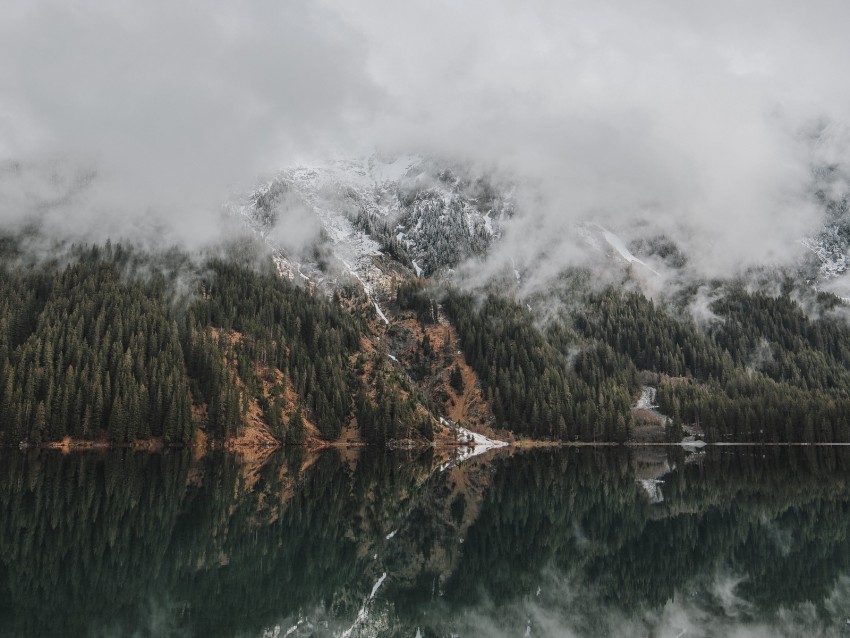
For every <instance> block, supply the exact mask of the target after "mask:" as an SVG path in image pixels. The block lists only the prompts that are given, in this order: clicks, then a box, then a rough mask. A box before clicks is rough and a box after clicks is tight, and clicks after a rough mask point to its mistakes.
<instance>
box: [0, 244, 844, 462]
mask: <svg viewBox="0 0 850 638" xmlns="http://www.w3.org/2000/svg"><path fill="white" fill-rule="evenodd" d="M576 281H579V282H580V285H577V284H576ZM581 281H584V284H581ZM565 282H566V283H565V284H564V286H563V288H562V289H560V290H555V291H554V292H553V294H554V295H556V296H557V295H561V296H562V301H563V300H564V299H568V300H569V303H562V304H561V305H559V306H557V307H558V308H559V309H558V310H557V311H554V312H549V313H548V314H547V315H545V316H544V315H543V314H541V313H539V312H535V311H534V310H533V309H532V308H533V306H532V305H531V304H527V303H523V302H521V301H519V300H518V299H516V298H514V297H513V296H511V294H506V293H505V292H504V291H503V290H498V289H496V288H491V289H490V290H485V291H484V292H480V291H479V292H476V293H472V292H469V291H465V290H462V289H460V288H458V287H455V286H452V285H447V284H436V285H435V284H433V282H429V280H426V279H418V278H410V279H409V280H401V281H397V282H395V284H394V299H393V302H394V303H393V304H391V307H392V312H396V313H400V316H408V317H413V318H415V321H416V322H418V323H419V324H420V325H421V326H422V327H425V326H434V325H435V324H437V323H438V322H440V321H449V322H450V323H451V325H452V326H453V328H454V329H455V330H456V331H457V341H458V342H457V345H458V348H459V349H460V351H461V352H462V355H463V357H464V359H465V361H466V363H468V364H469V365H470V366H471V368H472V370H473V371H474V373H475V375H476V378H475V379H473V381H474V383H475V384H476V386H477V387H478V386H480V391H481V396H482V397H483V398H484V400H486V402H487V404H488V405H489V409H490V412H491V413H492V417H488V418H491V419H492V426H493V427H494V428H495V430H496V431H504V432H511V433H514V434H516V435H519V436H526V437H532V438H537V439H547V440H553V441H576V440H579V441H614V442H621V443H622V442H626V441H629V440H631V439H632V436H633V433H634V431H635V427H636V426H637V425H639V423H638V419H639V417H638V416H636V414H635V411H634V410H633V409H632V407H633V406H634V404H635V401H636V398H637V397H638V396H639V395H640V393H641V386H642V385H644V384H647V383H650V384H652V385H654V386H655V387H656V388H657V395H656V399H657V403H658V407H659V410H660V412H661V413H663V414H664V415H667V417H669V419H668V420H667V427H666V434H667V437H668V439H669V440H671V441H678V440H680V439H681V438H682V434H683V427H687V426H693V427H695V428H697V429H698V430H700V431H702V432H704V435H705V438H706V439H707V440H709V441H749V442H848V441H850V327H848V324H847V322H846V320H845V319H844V315H843V312H844V303H843V302H842V301H841V300H840V299H838V298H837V297H835V296H832V295H829V294H825V293H814V292H811V291H808V292H807V291H805V290H802V289H801V288H800V287H795V286H794V285H793V284H790V283H788V284H787V285H785V286H784V287H783V289H782V290H781V291H779V292H778V293H777V294H766V293H764V292H758V291H751V290H749V289H748V288H747V287H746V286H745V285H744V284H743V283H740V282H725V283H723V284H722V285H721V284H716V285H717V287H718V290H717V291H715V292H716V294H715V295H714V296H713V299H714V301H713V302H712V303H711V305H710V312H711V313H712V317H713V320H712V321H711V322H709V323H708V324H707V325H698V324H697V323H696V321H695V320H694V318H693V317H692V316H691V315H690V314H688V312H687V310H686V305H685V304H684V303H677V302H676V301H675V300H671V299H668V300H664V301H659V302H656V301H654V300H652V299H649V298H647V297H646V296H645V295H643V294H641V293H640V292H637V291H633V290H629V288H628V287H627V286H622V285H620V286H616V287H615V286H610V287H607V288H602V289H600V288H598V287H592V286H590V285H587V277H585V278H584V280H581V279H580V278H579V279H577V280H572V281H566V280H565ZM388 310H389V309H388ZM405 313H407V315H405ZM373 319H374V304H373V303H372V300H371V299H370V298H369V297H368V296H367V295H366V293H365V292H364V291H363V289H362V288H360V287H358V286H357V285H356V284H355V283H353V282H352V283H350V284H345V283H343V285H340V286H338V287H337V288H336V290H335V292H334V293H333V294H329V293H322V292H319V291H314V290H311V289H309V288H308V287H305V286H303V285H296V284H295V283H293V282H291V281H289V280H288V279H286V278H285V277H281V276H279V274H278V273H277V271H276V269H275V266H274V264H273V262H272V260H271V259H270V258H269V257H268V256H267V255H263V254H261V253H258V252H257V250H256V248H254V249H250V250H249V249H247V248H245V247H244V246H243V247H241V248H240V249H239V250H235V249H234V250H232V251H231V252H229V253H226V254H218V255H216V256H208V257H204V258H202V259H199V258H198V257H192V258H190V257H189V256H188V255H187V254H185V253H182V252H180V251H177V250H172V251H165V252H161V253H156V254H154V253H146V252H142V251H140V250H138V249H133V248H129V247H127V246H122V245H120V244H117V245H112V244H111V243H107V244H105V245H103V246H88V245H77V246H73V247H70V248H65V249H63V250H62V251H57V253H56V255H55V256H52V257H50V258H42V259H34V258H32V257H31V256H30V255H28V254H26V253H25V252H23V251H22V249H21V248H20V246H19V244H18V243H17V242H16V241H14V240H13V239H10V238H4V239H3V241H2V242H0V443H4V444H13V445H17V444H19V443H23V444H34V445H38V444H42V443H46V442H55V441H61V440H63V439H65V438H66V437H70V438H71V439H74V440H98V441H110V442H111V443H112V444H114V445H128V444H131V443H133V442H135V441H140V440H152V439H155V440H159V441H162V443H163V444H165V445H172V446H179V445H186V444H189V443H190V442H192V441H193V440H194V439H195V438H196V433H197V432H198V430H202V431H203V434H204V436H205V437H207V439H210V440H213V441H225V440H229V439H233V438H238V437H240V436H242V435H243V434H244V432H245V428H246V425H247V424H249V423H253V424H262V426H263V427H264V428H265V429H266V430H267V431H268V432H269V435H270V436H271V437H272V439H274V440H276V441H277V442H278V443H281V444H295V445H298V444H302V443H304V442H305V440H306V439H307V438H308V437H311V436H313V437H318V438H321V439H324V440H335V439H338V438H340V437H341V436H343V433H344V432H345V433H346V434H345V435H346V436H347V437H349V438H350V437H351V436H355V437H357V438H358V439H359V440H362V441H367V442H376V443H386V442H389V441H393V440H398V439H405V440H413V439H415V440H419V441H424V442H427V441H429V440H432V438H433V433H434V428H435V424H436V423H437V422H438V421H439V418H440V417H441V416H443V413H442V408H441V407H440V404H439V402H435V400H434V399H435V397H433V396H429V395H428V391H427V389H426V388H424V387H423V386H419V385H417V379H418V378H419V376H421V375H417V373H416V370H417V368H416V365H417V362H419V364H418V365H419V367H422V365H423V363H422V362H428V365H429V366H430V365H432V363H431V361H432V360H433V359H434V358H433V355H432V353H431V345H430V341H429V340H428V339H427V338H423V339H422V340H421V342H420V343H419V344H418V346H417V347H418V348H419V351H417V352H415V353H413V355H412V359H411V361H412V363H411V362H410V361H409V362H408V365H407V367H406V368H405V367H404V366H401V365H394V364H393V361H390V355H389V354H388V352H387V351H386V348H385V347H384V346H381V345H380V334H379V333H376V332H374V331H375V330H376V328H375V327H374V323H373V324H372V325H371V326H370V323H369V322H370V320H373ZM446 365H448V366H450V367H447V368H446V379H447V386H446V387H450V388H452V389H453V392H455V393H457V395H458V396H460V395H462V394H463V392H464V380H463V377H462V374H461V370H460V367H459V366H457V365H455V364H454V363H449V364H446ZM429 369H430V368H429ZM470 383H471V382H470ZM445 396H448V395H445Z"/></svg>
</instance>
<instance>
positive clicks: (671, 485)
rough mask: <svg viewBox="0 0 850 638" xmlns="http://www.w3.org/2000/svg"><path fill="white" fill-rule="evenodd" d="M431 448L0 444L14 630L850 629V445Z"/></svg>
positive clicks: (8, 625)
mask: <svg viewBox="0 0 850 638" xmlns="http://www.w3.org/2000/svg"><path fill="white" fill-rule="evenodd" d="M440 462H441V459H436V458H433V457H432V456H431V455H430V453H429V454H426V455H419V456H417V455H410V454H390V453H386V452H382V451H379V450H363V451H358V452H344V453H340V452H338V451H335V450H332V451H328V452H325V453H323V454H321V455H318V456H314V457H305V456H304V454H303V452H302V453H294V454H293V453H290V454H283V453H275V454H273V455H271V456H269V457H268V458H266V459H258V460H255V461H253V462H246V461H240V460H239V459H238V458H236V457H233V456H227V455H223V454H219V455H209V456H207V457H206V458H204V459H201V460H193V459H192V458H191V456H190V455H189V454H186V453H166V454H161V455H156V454H154V455H151V454H145V453H133V452H129V451H119V452H109V453H105V454H72V455H68V456H63V455H61V454H59V453H53V452H48V451H32V452H26V453H23V452H18V451H11V450H7V451H4V452H0V635H2V636H124V635H135V636H168V635H177V636H269V637H271V636H290V637H297V636H308V635H309V636H312V635H320V636H321V635H328V636H407V637H409V638H414V636H417V634H418V635H420V636H423V637H425V636H516V637H521V636H526V635H528V636H604V635H613V636H635V635H637V636H640V635H646V636H727V635H740V636H774V635H787V636H803V635H820V634H822V635H836V636H844V635H850V624H848V617H850V535H849V534H850V482H848V477H850V449H847V448H765V449H760V448H709V449H707V450H706V451H705V452H703V453H700V454H695V455H685V454H684V453H683V452H682V451H681V450H674V449H670V450H667V449H643V450H627V449H612V448H605V449H589V448H583V449H571V450H553V451H530V452H525V453H518V452H514V453H511V452H509V451H499V452H496V453H492V454H490V455H485V456H482V457H476V458H473V459H469V460H467V461H465V462H464V463H462V464H460V465H459V466H456V467H448V468H445V469H442V470H441V467H440Z"/></svg>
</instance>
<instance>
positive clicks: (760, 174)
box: [0, 0, 850, 277]
mask: <svg viewBox="0 0 850 638" xmlns="http://www.w3.org/2000/svg"><path fill="white" fill-rule="evenodd" d="M848 22H850V5H848V4H847V3H845V2H841V1H840V0H816V1H814V2H812V3H807V4H806V5H802V4H800V3H797V2H792V1H790V0H779V1H770V2H768V1H767V0H756V1H755V2H750V3H747V4H746V5H742V4H741V3H738V2H733V1H732V0H721V1H720V2H719V3H712V4H710V5H708V4H694V3H685V4H681V3H678V4H675V5H671V4H670V3H666V2H661V1H660V0H651V1H649V2H644V3H640V4H630V3H622V2H614V1H613V0H608V1H603V2H596V3H583V2H577V1H573V2H548V1H545V0H533V1H531V2H526V3H515V2H508V1H507V0H496V1H495V2H484V0H473V1H472V2H466V3H462V4H458V3H451V2H448V1H447V0H436V1H434V0H429V1H427V2H426V1H425V0H412V1H411V2H405V3H392V2H389V1H388V0H365V1H364V2H360V3H356V4H352V3H347V2H342V1H341V0H323V1H322V2H319V3H308V2H298V1H296V2H287V3H275V2H271V1H265V0H259V1H257V2H252V3H243V4H242V5H240V6H239V8H238V9H237V8H234V7H233V5H231V4H229V3H225V2H220V1H217V0H215V1H213V2H200V1H197V0H196V1H193V2H189V3H181V4H179V5H175V4H174V3H167V2H164V1H162V0H154V2H150V3H144V4H143V5H139V4H137V3H129V2H124V1H120V0H117V1H115V2H106V3H104V2H94V1H93V0H83V2H81V3H74V4H73V5H68V4H67V3H60V2H58V1H56V0H37V1H36V2H24V1H13V2H12V3H11V6H8V7H5V8H4V20H3V22H2V25H0V84H2V86H3V87H4V89H3V93H2V95H0V160H2V161H6V162H18V163H20V164H21V165H24V166H29V167H33V169H32V170H33V171H35V173H44V172H45V171H46V172H47V173H50V169H49V168H45V166H50V165H51V163H54V164H55V163H57V162H58V163H60V164H61V165H62V166H65V167H68V168H66V169H65V170H66V171H67V173H65V174H66V175H70V176H73V175H77V174H78V173H80V172H81V171H82V172H83V173H86V172H87V171H88V172H90V173H91V175H93V176H94V177H93V178H92V179H90V180H89V181H88V182H87V184H86V185H85V189H81V190H80V191H79V192H76V193H75V197H74V198H72V199H67V200H62V201H61V202H59V203H57V202H55V201H53V199H51V198H52V197H53V195H52V193H53V191H51V190H50V188H51V186H50V185H49V184H48V185H45V186H44V187H43V188H42V187H37V188H30V189H29V191H27V190H26V188H25V187H24V185H20V184H18V185H11V184H12V182H10V181H9V180H8V179H6V181H5V183H4V185H2V186H0V187H2V188H3V190H2V192H0V196H2V197H1V198H0V199H2V201H0V221H2V222H4V223H6V224H7V225H8V224H11V223H19V222H20V220H21V218H22V217H23V218H27V217H29V216H32V215H35V214H36V213H37V212H38V214H40V215H42V216H43V217H45V218H47V219H49V220H50V221H51V223H52V224H53V225H54V226H55V227H56V228H57V230H63V229H66V228H69V229H71V230H74V229H77V231H78V232H80V229H84V230H85V231H91V232H100V233H101V234H102V233H103V232H105V231H104V229H109V232H110V233H111V232H112V230H111V229H112V228H113V227H116V226H117V227H118V228H119V229H124V232H126V229H127V228H128V227H135V226H134V225H133V224H138V223H140V222H135V221H134V222H133V223H132V224H131V223H130V222H128V219H130V218H133V219H134V220H138V219H139V218H141V219H142V220H144V222H141V224H142V226H146V225H151V220H156V223H154V224H152V225H153V226H155V227H157V226H158V224H164V225H165V227H166V228H168V229H169V232H171V233H173V234H174V235H176V236H180V237H181V238H182V239H185V240H187V241H189V240H191V239H192V238H193V237H194V236H196V235H200V236H201V238H202V239H203V238H205V237H206V236H207V235H208V234H209V235H215V234H216V233H217V232H218V230H219V224H220V220H219V219H218V218H217V217H216V215H217V210H218V206H219V205H220V204H221V202H222V201H224V200H226V199H227V198H228V197H229V196H230V195H231V194H232V193H233V192H234V191H235V190H236V191H241V190H244V189H245V188H247V187H250V184H251V183H253V182H254V180H256V179H257V178H258V177H259V176H260V175H263V174H269V173H271V172H274V171H275V170H276V169H278V168H280V167H282V166H284V165H287V164H293V163H298V162H299V161H300V160H301V158H304V157H306V156H322V155H324V156H327V155H331V154H335V153H343V154H345V153H354V152H362V151H364V149H370V148H374V147H378V148H382V149H386V150H388V151H424V152H428V153H433V154H436V155H441V156H449V157H455V158H461V159H465V160H467V161H470V162H472V163H474V164H477V165H479V166H480V167H482V168H484V169H486V170H493V171H496V172H503V173H504V174H507V175H511V176H512V178H513V180H514V181H515V182H516V183H517V184H518V187H517V191H516V198H517V202H518V204H519V209H520V210H521V211H522V212H521V214H520V215H518V216H517V218H516V219H515V220H514V221H513V222H511V223H509V224H507V226H506V228H505V236H504V240H503V241H504V247H503V249H501V250H500V251H499V254H498V255H497V256H496V257H495V258H494V259H495V261H494V262H493V263H490V264H488V265H487V268H488V269H490V270H491V271H493V272H495V271H497V270H499V269H500V268H505V267H507V263H508V262H507V261H505V260H507V259H508V258H509V257H510V258H513V259H514V260H516V262H517V263H518V264H520V265H523V264H536V267H537V268H538V272H539V273H541V277H544V276H547V275H548V274H550V273H555V272H557V271H558V270H559V269H561V268H563V267H565V266H569V265H574V264H575V263H578V262H585V261H586V258H587V251H586V250H585V249H584V248H583V247H582V245H583V240H582V238H581V237H579V236H578V234H577V233H576V232H575V226H576V224H577V223H581V222H583V221H587V220H593V221H595V222H598V223H601V224H603V225H604V226H605V227H606V228H610V229H611V230H612V231H613V232H615V233H620V234H622V235H623V238H624V240H625V241H627V242H628V241H630V240H632V239H637V238H639V237H640V236H646V237H650V236H655V235H657V234H658V233H663V234H665V235H666V236H668V237H669V238H671V239H672V240H673V241H674V242H675V243H676V244H677V245H678V246H679V247H680V248H682V250H683V251H684V252H685V253H686V254H687V256H688V263H689V267H692V268H693V269H695V270H696V271H698V272H700V273H702V274H705V275H726V274H729V273H730V272H737V271H739V270H741V269H743V268H746V267H748V266H751V265H753V264H765V263H766V264H770V265H782V264H787V263H791V262H793V261H794V260H795V259H796V258H797V257H798V254H799V253H800V251H802V250H804V248H803V247H802V246H801V245H800V244H799V243H798V242H797V240H798V239H799V238H800V237H802V236H805V235H807V234H810V233H811V232H812V230H813V229H814V228H816V227H817V226H818V224H819V223H820V222H821V215H822V212H821V211H820V209H819V208H818V206H816V205H815V204H814V200H813V197H812V189H813V183H812V167H813V166H815V165H818V166H824V165H839V166H840V165H842V164H844V163H846V150H847V141H848V139H850V135H848V133H847V121H846V117H847V115H846V114H847V113H848V112H850V87H848V85H847V83H846V82H844V81H843V80H842V78H843V68H842V65H843V63H844V60H846V59H848V58H850V40H848V38H847V37H846V33H845V25H846V24H847V23H848ZM4 166H5V164H4ZM842 174H846V172H845V173H841V172H839V173H836V175H842ZM4 179H5V178H4ZM63 180H65V181H68V182H73V178H72V177H64V178H61V179H60V180H59V181H60V186H62V184H63V183H64V182H63ZM846 188H847V183H846V180H845V179H843V178H840V177H835V176H833V178H831V181H830V182H829V186H828V190H829V191H830V192H832V193H833V194H838V193H841V192H844V191H845V190H846ZM20 189H22V190H23V193H22V192H18V191H19V190H20ZM60 190H61V189H60ZM27 192H35V193H36V195H37V197H36V198H35V201H31V200H30V199H28V198H27V197H28V196H26V193H27ZM38 197H41V198H42V199H41V200H39V199H38ZM50 211H59V212H54V213H52V214H51V213H50ZM292 224H298V220H297V219H293V220H292ZM310 234H311V233H309V232H308V233H304V232H302V231H300V230H299V231H296V232H293V233H292V236H294V237H299V236H303V235H310ZM500 260H501V261H500Z"/></svg>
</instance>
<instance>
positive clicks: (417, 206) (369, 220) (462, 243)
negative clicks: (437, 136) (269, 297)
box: [232, 154, 513, 285]
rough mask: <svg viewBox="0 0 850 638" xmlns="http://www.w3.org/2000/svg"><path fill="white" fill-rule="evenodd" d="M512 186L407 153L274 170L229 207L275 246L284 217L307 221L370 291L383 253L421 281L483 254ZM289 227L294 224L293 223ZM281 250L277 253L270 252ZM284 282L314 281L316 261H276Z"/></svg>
mask: <svg viewBox="0 0 850 638" xmlns="http://www.w3.org/2000/svg"><path fill="white" fill-rule="evenodd" d="M512 197H513V191H512V187H507V186H498V185H494V183H493V182H492V181H491V180H489V179H487V178H486V177H482V176H478V175H474V174H472V173H471V172H470V171H469V170H468V169H466V168H464V167H459V166H449V165H446V164H440V163H438V162H436V161H434V160H430V159H427V158H424V157H421V156H416V155H401V156H398V157H393V158H387V157H383V156H381V155H378V154H375V155H372V156H371V157H364V158H353V159H335V160H330V161H325V162H315V163H311V164H308V165H302V166H298V167H294V168H289V169H285V170H283V171H282V172H281V173H280V174H279V175H278V176H277V177H275V178H274V179H273V180H271V181H270V182H268V183H266V184H263V185H262V186H260V187H258V188H257V189H256V190H255V191H254V192H252V193H251V194H250V195H249V196H247V198H245V200H244V201H243V202H241V203H240V204H239V205H236V206H234V207H232V208H234V209H235V211H236V212H238V214H240V215H241V216H242V217H243V219H245V221H246V223H248V224H249V225H250V226H251V227H252V228H254V229H255V230H256V231H257V232H258V233H260V234H262V235H263V236H264V237H266V238H268V240H269V242H270V243H271V244H272V245H275V243H276V242H275V237H276V235H278V234H279V235H280V236H281V237H285V236H286V228H285V227H281V224H282V225H284V226H285V225H286V224H287V223H290V222H289V220H290V219H291V218H292V217H293V211H295V213H297V217H298V218H299V219H301V218H302V215H304V214H306V215H311V214H312V215H315V217H316V219H317V220H318V222H319V223H320V225H321V229H322V233H323V237H322V241H325V242H326V243H327V245H328V247H329V248H330V250H331V253H332V255H333V257H335V258H337V259H339V260H343V261H345V262H346V263H347V264H348V270H350V271H352V272H353V273H356V275H357V276H358V279H360V280H361V281H364V280H365V281H367V282H370V283H371V284H373V285H377V283H378V281H377V280H379V279H380V278H381V273H380V272H377V273H376V272H375V259H374V258H375V257H379V256H381V255H382V253H384V254H386V253H388V254H389V255H390V256H392V257H393V258H395V259H396V260H397V261H398V262H400V263H401V264H403V265H404V266H406V267H407V268H410V269H411V270H412V271H415V272H416V274H417V276H422V275H426V276H427V275H430V274H432V273H434V272H437V271H440V270H442V269H445V268H451V267H452V266H454V265H456V264H457V263H459V262H460V261H462V260H463V259H465V258H467V257H469V256H472V255H483V254H484V252H485V251H486V249H487V248H488V247H489V245H490V243H491V242H492V241H493V240H495V239H498V238H499V237H500V235H501V228H500V226H499V220H500V219H502V218H505V217H509V216H511V215H512V214H513V203H512ZM294 221H296V220H293V222H294ZM277 248H278V249H281V246H277ZM280 257H281V261H282V262H287V263H286V264H283V266H282V270H284V271H286V274H287V276H290V277H294V276H295V275H296V274H298V273H301V274H304V275H305V276H306V277H307V278H309V279H312V280H318V279H320V278H321V277H322V276H324V275H321V274H320V273H318V272H316V271H317V270H318V269H320V266H319V264H318V263H315V262H314V261H311V260H310V259H309V258H305V257H304V256H300V257H299V256H298V255H288V254H283V251H282V249H281V256H280Z"/></svg>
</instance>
